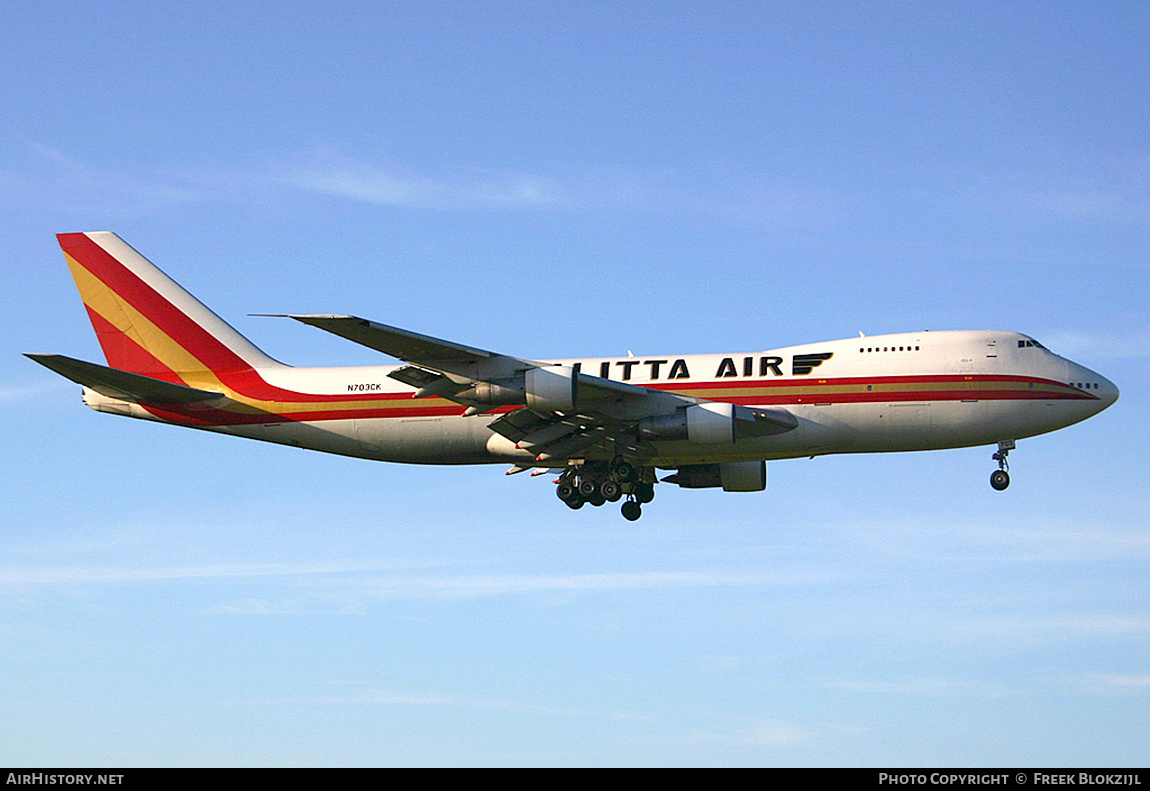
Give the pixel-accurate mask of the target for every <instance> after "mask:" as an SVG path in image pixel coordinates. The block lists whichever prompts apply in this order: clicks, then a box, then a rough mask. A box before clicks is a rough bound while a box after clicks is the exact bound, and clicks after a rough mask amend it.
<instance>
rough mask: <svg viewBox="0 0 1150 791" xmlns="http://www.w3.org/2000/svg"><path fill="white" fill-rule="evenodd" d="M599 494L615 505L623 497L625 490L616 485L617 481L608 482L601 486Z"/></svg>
mask: <svg viewBox="0 0 1150 791" xmlns="http://www.w3.org/2000/svg"><path fill="white" fill-rule="evenodd" d="M599 494H601V495H602V496H603V499H604V500H606V501H607V502H609V503H614V502H617V501H618V500H619V498H620V497H622V496H623V489H622V488H621V487H620V486H619V484H617V483H615V481H612V480H606V481H603V483H601V484H599Z"/></svg>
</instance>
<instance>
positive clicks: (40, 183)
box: [0, 142, 203, 215]
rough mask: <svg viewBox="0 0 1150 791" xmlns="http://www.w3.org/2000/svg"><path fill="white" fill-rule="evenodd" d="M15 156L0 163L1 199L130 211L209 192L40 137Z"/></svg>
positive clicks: (85, 209)
mask: <svg viewBox="0 0 1150 791" xmlns="http://www.w3.org/2000/svg"><path fill="white" fill-rule="evenodd" d="M13 162H18V163H19V164H18V165H17V164H8V165H6V166H4V167H0V200H2V201H3V202H5V203H7V204H9V205H16V206H20V207H31V208H35V209H48V208H50V209H56V208H59V207H60V206H67V207H68V211H69V212H70V213H73V214H74V213H76V212H102V213H107V212H114V213H115V214H116V215H124V214H141V213H147V212H151V211H154V210H156V209H158V208H160V207H165V206H172V205H180V204H185V203H189V202H192V201H196V200H201V199H202V198H203V191H202V188H201V187H198V186H197V185H195V184H193V183H191V182H189V181H186V180H183V179H179V178H176V177H174V176H172V175H170V174H169V175H161V174H158V173H148V172H140V171H138V170H134V169H131V168H124V167H117V166H113V165H100V164H92V163H89V162H85V161H82V160H80V159H77V158H75V157H73V156H71V155H70V154H68V153H67V152H64V151H60V150H58V149H55V148H52V147H51V146H47V145H44V144H42V143H38V142H31V143H26V144H25V148H24V155H23V156H21V157H18V158H14V159H13Z"/></svg>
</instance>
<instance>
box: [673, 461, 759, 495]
mask: <svg viewBox="0 0 1150 791" xmlns="http://www.w3.org/2000/svg"><path fill="white" fill-rule="evenodd" d="M663 481H664V483H674V484H678V485H679V486H681V487H683V488H684V489H709V488H712V487H717V486H722V487H723V491H724V492H761V491H763V490H764V489H766V488H767V463H766V462H765V461H730V462H721V463H719V464H692V465H689V466H686V467H680V468H679V470H678V472H676V473H675V474H674V475H668V476H667V477H666V478H664V479H663Z"/></svg>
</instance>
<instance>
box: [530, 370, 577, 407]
mask: <svg viewBox="0 0 1150 791" xmlns="http://www.w3.org/2000/svg"><path fill="white" fill-rule="evenodd" d="M523 389H524V390H525V391H526V393H527V408H528V409H534V410H537V411H540V412H549V411H554V412H574V411H575V410H576V409H577V408H578V406H579V374H578V372H577V371H576V370H575V369H574V368H569V367H567V366H566V365H551V366H547V367H546V368H528V369H527V373H525V374H524V377H523Z"/></svg>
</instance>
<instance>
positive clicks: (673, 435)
mask: <svg viewBox="0 0 1150 791" xmlns="http://www.w3.org/2000/svg"><path fill="white" fill-rule="evenodd" d="M639 436H640V437H641V438H642V439H647V440H680V441H682V440H685V441H687V442H696V443H699V444H700V445H731V444H733V443H734V441H735V405H734V404H717V403H709V404H695V405H694V406H689V407H687V408H686V409H684V410H680V411H678V412H675V413H674V414H673V415H656V416H655V417H649V418H644V419H643V420H641V421H639Z"/></svg>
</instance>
